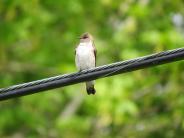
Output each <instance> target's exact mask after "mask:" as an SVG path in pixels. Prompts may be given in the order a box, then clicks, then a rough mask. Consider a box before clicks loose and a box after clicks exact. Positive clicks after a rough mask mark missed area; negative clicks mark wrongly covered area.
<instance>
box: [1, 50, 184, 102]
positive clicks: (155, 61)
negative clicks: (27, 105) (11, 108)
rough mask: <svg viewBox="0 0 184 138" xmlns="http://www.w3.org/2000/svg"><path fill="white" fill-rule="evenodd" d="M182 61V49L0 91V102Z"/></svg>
mask: <svg viewBox="0 0 184 138" xmlns="http://www.w3.org/2000/svg"><path fill="white" fill-rule="evenodd" d="M183 59H184V48H178V49H174V50H169V51H164V52H160V53H156V54H152V55H148V56H144V57H139V58H135V59H131V60H126V61H121V62H116V63H112V64H108V65H103V66H99V67H96V68H93V69H89V70H84V71H81V72H77V73H71V74H64V75H59V76H55V77H50V78H46V79H42V80H37V81H33V82H28V83H23V84H19V85H14V86H10V87H8V88H2V89H0V101H2V100H6V99H9V98H14V97H19V96H24V95H29V94H33V93H38V92H41V91H45V90H50V89H54V88H58V87H63V86H68V85H72V84H76V83H80V82H85V81H90V80H95V79H99V78H103V77H108V76H112V75H117V74H120V73H125V72H130V71H134V70H138V69H143V68H146V67H152V66H156V65H161V64H166V63H171V62H174V61H178V60H183Z"/></svg>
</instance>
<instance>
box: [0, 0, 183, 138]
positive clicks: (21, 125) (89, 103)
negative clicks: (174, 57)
mask: <svg viewBox="0 0 184 138" xmlns="http://www.w3.org/2000/svg"><path fill="white" fill-rule="evenodd" d="M84 32H90V33H91V34H93V36H94V39H95V44H96V47H97V49H98V54H97V65H98V66H99V65H104V64H109V63H112V62H116V61H121V60H126V59H131V58H135V57H139V56H144V55H147V54H151V53H155V52H160V51H164V50H169V49H174V48H179V47H183V46H184V2H183V0H116V1H115V0H57V1H54V0H27V1H26V0H1V1H0V78H1V79H0V87H6V86H10V85H14V84H19V83H23V82H29V81H33V80H37V79H42V78H46V77H51V76H55V75H59V74H65V73H71V72H75V71H77V70H76V68H75V62H74V50H75V47H76V45H77V44H78V42H79V39H78V37H79V36H80V35H81V34H82V33H84ZM96 90H97V93H96V95H95V96H88V95H87V94H86V91H85V85H84V84H77V85H72V86H68V87H64V88H59V89H54V90H50V91H47V92H43V93H39V94H34V95H30V96H25V97H21V98H16V99H12V100H8V101H3V102H0V137H1V138H40V137H42V138H43V137H45V138H46V137H50V138H58V137H61V138H65V137H66V138H69V137H70V138H72V137H75V138H84V137H89V138H102V137H106V138H111V137H115V138H121V137H126V138H137V137H141V138H155V137H160V138H174V137H177V138H180V137H183V136H184V62H183V61H181V62H175V63H172V64H166V65H162V66H158V67H153V68H149V69H144V70H139V71H135V72H131V73H127V74H122V75H117V76H113V77H109V78H104V79H100V80H96Z"/></svg>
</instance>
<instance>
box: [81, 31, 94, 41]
mask: <svg viewBox="0 0 184 138" xmlns="http://www.w3.org/2000/svg"><path fill="white" fill-rule="evenodd" d="M92 40H93V37H92V35H91V34H90V33H84V34H82V35H81V36H80V41H81V42H88V41H92Z"/></svg>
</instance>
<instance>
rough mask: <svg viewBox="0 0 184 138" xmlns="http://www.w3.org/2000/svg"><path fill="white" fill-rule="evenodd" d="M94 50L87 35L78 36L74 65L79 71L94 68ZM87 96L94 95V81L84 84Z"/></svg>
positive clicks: (91, 40) (91, 39) (90, 37)
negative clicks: (78, 41)
mask: <svg viewBox="0 0 184 138" xmlns="http://www.w3.org/2000/svg"><path fill="white" fill-rule="evenodd" d="M96 53H97V51H96V48H95V45H94V42H93V37H92V35H91V34H89V33H84V34H82V35H81V36H80V43H79V45H78V46H77V48H76V49H75V63H76V66H77V68H78V70H79V71H82V70H85V69H91V68H94V67H95V66H96ZM86 91H87V93H88V94H95V92H96V90H95V88H94V81H88V82H86Z"/></svg>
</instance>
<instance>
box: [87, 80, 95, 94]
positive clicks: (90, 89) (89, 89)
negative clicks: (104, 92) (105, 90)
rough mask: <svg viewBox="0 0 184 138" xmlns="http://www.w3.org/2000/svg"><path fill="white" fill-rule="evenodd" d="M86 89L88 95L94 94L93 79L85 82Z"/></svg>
mask: <svg viewBox="0 0 184 138" xmlns="http://www.w3.org/2000/svg"><path fill="white" fill-rule="evenodd" d="M86 91H87V93H88V94H89V95H90V94H95V92H96V90H95V87H94V81H88V82H86Z"/></svg>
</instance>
